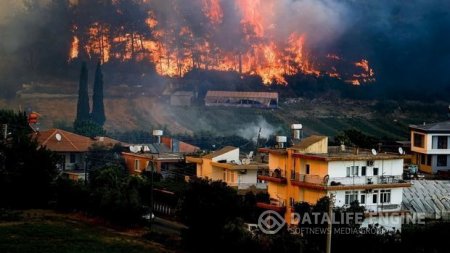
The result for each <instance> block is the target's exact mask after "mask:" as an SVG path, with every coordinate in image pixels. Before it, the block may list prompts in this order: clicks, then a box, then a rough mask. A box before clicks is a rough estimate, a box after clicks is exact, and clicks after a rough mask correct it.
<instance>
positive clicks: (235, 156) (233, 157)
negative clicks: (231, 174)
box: [212, 148, 239, 162]
mask: <svg viewBox="0 0 450 253" xmlns="http://www.w3.org/2000/svg"><path fill="white" fill-rule="evenodd" d="M221 160H226V161H227V162H231V161H235V162H238V161H239V149H238V148H236V149H234V150H231V151H230V152H227V153H225V154H222V155H219V156H216V157H214V158H213V159H212V161H213V162H218V161H221Z"/></svg>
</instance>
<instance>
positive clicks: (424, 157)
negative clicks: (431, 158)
mask: <svg viewBox="0 0 450 253" xmlns="http://www.w3.org/2000/svg"><path fill="white" fill-rule="evenodd" d="M426 159H427V156H426V155H424V154H421V155H420V164H426V162H427V161H426Z"/></svg>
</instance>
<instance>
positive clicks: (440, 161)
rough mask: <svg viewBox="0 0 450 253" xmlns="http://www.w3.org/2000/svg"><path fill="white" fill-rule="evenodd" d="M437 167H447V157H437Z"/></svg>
mask: <svg viewBox="0 0 450 253" xmlns="http://www.w3.org/2000/svg"><path fill="white" fill-rule="evenodd" d="M437 166H438V167H447V155H438V156H437Z"/></svg>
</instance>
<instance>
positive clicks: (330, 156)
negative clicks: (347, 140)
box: [258, 136, 410, 226]
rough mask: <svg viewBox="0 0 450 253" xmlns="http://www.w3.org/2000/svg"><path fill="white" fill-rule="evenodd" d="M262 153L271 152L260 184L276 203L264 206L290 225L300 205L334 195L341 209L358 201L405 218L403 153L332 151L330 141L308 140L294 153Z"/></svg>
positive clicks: (322, 138)
mask: <svg viewBox="0 0 450 253" xmlns="http://www.w3.org/2000/svg"><path fill="white" fill-rule="evenodd" d="M260 151H261V152H265V153H268V155H269V169H268V170H266V171H263V172H261V173H260V175H259V176H258V179H259V180H261V181H264V182H267V184H268V192H269V194H270V198H271V201H270V203H258V206H259V207H261V208H266V209H272V210H275V211H278V212H280V213H283V214H284V217H285V219H286V221H287V222H288V224H289V223H290V222H291V217H292V216H291V215H292V212H293V210H292V209H293V206H294V204H295V203H296V202H308V203H310V204H315V203H316V202H317V201H318V200H319V199H320V198H322V197H324V196H331V195H333V196H334V201H335V205H336V206H341V207H345V206H348V205H350V203H352V202H353V201H355V200H357V201H358V202H359V203H360V204H361V205H363V206H364V207H365V208H366V210H367V212H371V213H387V212H388V213H392V214H398V213H401V202H402V194H403V188H404V187H409V186H410V184H409V183H407V182H405V181H403V180H402V174H403V156H401V155H399V154H387V153H382V154H381V153H380V154H377V153H376V152H373V153H372V152H371V151H367V150H361V149H348V148H346V147H344V146H341V147H328V138H327V137H325V136H311V137H308V138H305V139H303V140H302V141H301V142H300V143H299V144H297V145H294V146H293V147H291V148H286V149H260ZM368 222H372V221H370V220H369V221H368ZM373 222H378V221H373ZM387 225H389V226H392V224H387ZM397 225H399V224H395V226H397Z"/></svg>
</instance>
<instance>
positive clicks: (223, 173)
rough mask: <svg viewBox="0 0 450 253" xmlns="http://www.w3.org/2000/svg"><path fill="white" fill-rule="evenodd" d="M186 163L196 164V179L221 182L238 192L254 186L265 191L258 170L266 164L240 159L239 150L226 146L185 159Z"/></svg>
mask: <svg viewBox="0 0 450 253" xmlns="http://www.w3.org/2000/svg"><path fill="white" fill-rule="evenodd" d="M186 162H188V163H196V166H197V177H200V178H206V179H211V180H221V181H223V182H226V183H227V184H228V185H229V186H231V187H236V188H237V189H239V190H245V189H249V188H250V187H252V186H254V187H256V188H258V189H265V188H266V184H264V183H262V182H260V181H258V179H257V176H258V175H257V174H258V170H259V169H264V168H266V167H267V165H266V164H262V163H256V162H254V161H252V160H251V158H250V157H240V152H239V148H236V147H231V146H227V147H224V148H222V149H220V150H217V151H215V152H213V153H211V154H208V155H204V156H201V157H193V156H188V157H186Z"/></svg>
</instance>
